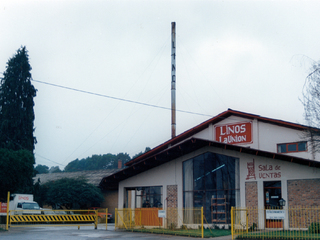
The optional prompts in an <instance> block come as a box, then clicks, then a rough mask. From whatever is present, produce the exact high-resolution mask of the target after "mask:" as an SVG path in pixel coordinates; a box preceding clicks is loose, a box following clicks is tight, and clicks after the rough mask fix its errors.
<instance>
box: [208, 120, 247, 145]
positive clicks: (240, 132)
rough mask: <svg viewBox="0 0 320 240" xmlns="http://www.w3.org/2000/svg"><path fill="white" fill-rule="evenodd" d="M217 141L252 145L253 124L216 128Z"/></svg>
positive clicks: (228, 125) (227, 125)
mask: <svg viewBox="0 0 320 240" xmlns="http://www.w3.org/2000/svg"><path fill="white" fill-rule="evenodd" d="M214 129H215V136H216V138H215V140H216V141H218V142H222V143H227V144H239V143H252V122H242V123H233V124H225V125H220V126H215V127H214Z"/></svg>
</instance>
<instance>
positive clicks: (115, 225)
mask: <svg viewBox="0 0 320 240" xmlns="http://www.w3.org/2000/svg"><path fill="white" fill-rule="evenodd" d="M117 214H118V208H116V209H115V211H114V230H117V223H118V222H117V220H118V219H117Z"/></svg>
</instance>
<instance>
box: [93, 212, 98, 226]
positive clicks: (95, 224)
mask: <svg viewBox="0 0 320 240" xmlns="http://www.w3.org/2000/svg"><path fill="white" fill-rule="evenodd" d="M95 215H96V220H95V221H94V229H97V228H98V210H95Z"/></svg>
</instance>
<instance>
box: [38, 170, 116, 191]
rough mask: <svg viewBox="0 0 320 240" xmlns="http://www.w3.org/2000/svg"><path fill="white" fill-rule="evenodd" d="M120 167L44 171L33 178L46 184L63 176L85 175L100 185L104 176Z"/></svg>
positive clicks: (95, 184) (94, 183)
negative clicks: (78, 170)
mask: <svg viewBox="0 0 320 240" xmlns="http://www.w3.org/2000/svg"><path fill="white" fill-rule="evenodd" d="M117 171H119V169H105V170H95V171H81V172H58V173H43V174H37V175H36V176H35V177H34V178H33V180H34V183H36V182H37V181H38V179H39V180H40V184H45V183H47V182H50V181H57V180H59V179H62V178H75V179H76V178H79V177H83V178H85V179H87V180H88V183H90V184H93V185H94V186H97V187H98V186H99V183H100V182H101V180H102V179H103V178H104V177H107V176H109V175H111V174H113V173H115V172H117Z"/></svg>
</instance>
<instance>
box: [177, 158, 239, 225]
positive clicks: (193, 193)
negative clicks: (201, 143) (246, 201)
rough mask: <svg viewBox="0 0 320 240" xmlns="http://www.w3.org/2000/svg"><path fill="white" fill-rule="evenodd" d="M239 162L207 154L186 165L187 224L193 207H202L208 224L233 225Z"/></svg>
mask: <svg viewBox="0 0 320 240" xmlns="http://www.w3.org/2000/svg"><path fill="white" fill-rule="evenodd" d="M239 189H240V186H239V159H238V158H234V157H229V156H225V155H221V154H217V153H211V152H207V153H204V154H201V155H199V156H197V157H195V158H192V159H189V160H187V161H185V162H184V163H183V205H184V209H185V212H184V223H186V224H187V223H192V220H193V218H194V217H195V216H194V214H193V213H192V210H191V209H193V208H200V207H202V206H203V210H204V215H205V217H206V220H207V222H208V223H230V221H231V219H230V209H231V207H232V206H236V203H237V202H239V196H240V195H239Z"/></svg>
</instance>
